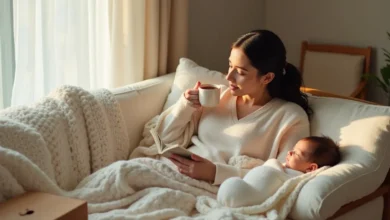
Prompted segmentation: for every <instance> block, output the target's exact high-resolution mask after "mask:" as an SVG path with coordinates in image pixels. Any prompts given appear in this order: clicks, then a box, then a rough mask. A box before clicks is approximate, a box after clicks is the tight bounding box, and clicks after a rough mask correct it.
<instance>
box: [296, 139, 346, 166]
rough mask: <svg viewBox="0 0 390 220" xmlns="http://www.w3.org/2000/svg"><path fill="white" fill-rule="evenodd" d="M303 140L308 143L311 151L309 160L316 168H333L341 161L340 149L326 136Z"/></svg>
mask: <svg viewBox="0 0 390 220" xmlns="http://www.w3.org/2000/svg"><path fill="white" fill-rule="evenodd" d="M303 140H306V141H309V142H310V144H311V147H313V148H314V149H313V151H312V152H311V153H310V155H309V160H310V161H312V162H314V163H316V164H317V165H318V167H322V166H334V165H336V164H338V163H339V162H340V160H341V153H340V147H339V146H338V145H337V144H336V143H335V142H334V141H333V140H332V139H331V138H329V137H327V136H322V137H319V136H310V137H306V138H304V139H303Z"/></svg>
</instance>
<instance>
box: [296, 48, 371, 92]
mask: <svg viewBox="0 0 390 220" xmlns="http://www.w3.org/2000/svg"><path fill="white" fill-rule="evenodd" d="M363 67H364V56H362V55H348V54H338V53H325V52H314V51H307V52H306V54H305V60H304V65H303V82H304V85H305V86H306V87H310V88H315V89H319V90H322V91H326V92H331V93H334V94H338V95H344V96H350V95H351V94H352V92H353V91H355V89H356V88H357V86H358V84H359V82H360V80H361V76H362V74H363Z"/></svg>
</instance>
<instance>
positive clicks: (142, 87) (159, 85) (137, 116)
mask: <svg viewBox="0 0 390 220" xmlns="http://www.w3.org/2000/svg"><path fill="white" fill-rule="evenodd" d="M174 77H175V74H174V73H170V74H167V75H164V76H161V77H157V78H153V79H148V80H144V81H141V82H137V83H134V84H130V85H127V86H124V87H120V88H115V89H111V92H112V93H114V95H115V98H116V99H117V100H118V102H119V105H120V107H121V110H122V114H123V117H124V120H125V124H126V126H127V133H128V135H129V140H130V152H132V151H133V149H134V148H135V147H137V146H138V144H139V142H140V140H141V138H142V131H143V128H144V125H145V123H146V122H147V121H149V120H150V119H151V118H153V117H154V116H156V115H158V114H160V113H161V111H162V109H163V106H164V103H165V101H166V98H167V96H168V94H169V92H170V89H171V86H172V83H173V80H174Z"/></svg>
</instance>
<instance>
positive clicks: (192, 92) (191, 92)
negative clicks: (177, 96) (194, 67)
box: [184, 81, 202, 108]
mask: <svg viewBox="0 0 390 220" xmlns="http://www.w3.org/2000/svg"><path fill="white" fill-rule="evenodd" d="M200 85H201V83H200V82H199V81H198V82H196V84H195V86H194V88H192V89H187V90H186V91H185V92H184V97H185V98H186V99H187V100H188V101H189V102H190V105H191V106H192V107H194V108H200V107H202V106H201V105H200V102H199V87H200Z"/></svg>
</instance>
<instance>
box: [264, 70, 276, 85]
mask: <svg viewBox="0 0 390 220" xmlns="http://www.w3.org/2000/svg"><path fill="white" fill-rule="evenodd" d="M262 78H263V80H262V82H263V83H264V84H265V85H267V84H268V83H270V82H272V80H273V79H274V78H275V73H273V72H268V73H267V74H265V75H263V77H262Z"/></svg>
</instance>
